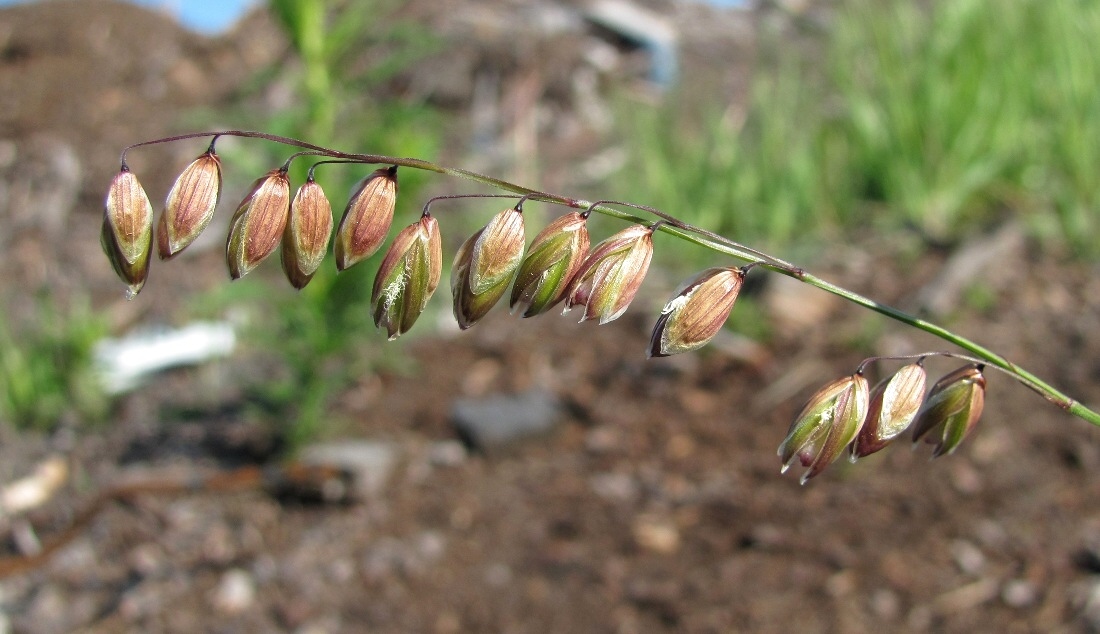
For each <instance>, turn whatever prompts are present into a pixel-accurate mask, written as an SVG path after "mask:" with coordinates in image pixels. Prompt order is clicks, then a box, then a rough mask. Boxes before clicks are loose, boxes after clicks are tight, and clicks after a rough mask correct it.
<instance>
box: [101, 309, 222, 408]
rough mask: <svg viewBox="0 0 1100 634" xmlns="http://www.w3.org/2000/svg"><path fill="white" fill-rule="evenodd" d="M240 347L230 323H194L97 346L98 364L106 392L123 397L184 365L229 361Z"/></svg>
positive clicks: (131, 336)
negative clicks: (144, 382)
mask: <svg viewBox="0 0 1100 634" xmlns="http://www.w3.org/2000/svg"><path fill="white" fill-rule="evenodd" d="M236 344H237V335H236V333H235V332H234V331H233V326H232V325H230V324H229V323H227V322H195V323H193V324H190V325H188V326H184V327H183V328H178V329H170V330H158V331H155V332H148V331H147V332H140V333H136V334H133V335H129V336H127V337H124V338H122V339H104V340H103V341H100V342H99V343H97V344H96V347H95V360H96V365H97V367H98V369H99V375H100V377H101V379H102V381H103V389H104V390H106V392H107V393H108V394H121V393H123V392H126V391H128V390H132V389H134V388H135V387H137V386H138V385H139V384H140V383H141V381H142V380H143V379H144V378H146V377H147V376H149V375H151V374H154V373H156V372H160V371H161V370H166V369H168V368H175V367H179V366H185V365H198V364H200V363H203V362H204V361H208V360H210V359H215V358H218V357H227V356H229V354H230V353H231V352H233V348H234V347H235V346H236Z"/></svg>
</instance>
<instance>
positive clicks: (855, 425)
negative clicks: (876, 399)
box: [778, 374, 868, 484]
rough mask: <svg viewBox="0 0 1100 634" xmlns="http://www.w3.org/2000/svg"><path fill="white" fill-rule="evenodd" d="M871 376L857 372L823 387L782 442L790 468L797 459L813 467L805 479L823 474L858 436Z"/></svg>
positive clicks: (782, 452) (785, 463)
mask: <svg viewBox="0 0 1100 634" xmlns="http://www.w3.org/2000/svg"><path fill="white" fill-rule="evenodd" d="M867 407H868V389H867V379H865V378H863V375H861V374H853V375H851V376H846V377H844V378H842V379H838V380H836V381H833V382H832V383H830V384H828V385H826V386H825V387H823V388H821V389H820V390H818V391H817V393H816V394H814V395H813V396H812V397H811V398H810V400H809V402H808V403H806V406H805V407H803V408H802V412H801V413H800V414H799V415H798V417H797V418H795V420H794V423H792V424H791V428H790V430H789V431H788V432H787V437H786V438H784V439H783V442H782V443H780V445H779V452H778V454H779V459H780V461H782V463H783V468H782V470H783V471H786V470H787V469H789V468H790V466H791V465H792V464H794V462H795V460H796V459H797V460H798V461H799V462H800V463H801V464H802V466H803V467H809V468H808V469H807V470H806V473H804V474H803V475H802V479H801V482H802V484H805V483H806V481H807V480H809V479H810V478H812V477H814V476H815V475H817V474H819V473H821V472H822V471H823V470H824V469H825V467H827V466H829V464H830V463H832V462H833V461H834V460H836V458H837V456H839V455H840V454H841V452H843V451H844V448H845V447H847V446H848V444H849V443H851V442H852V440H853V439H855V437H856V435H857V434H858V433H859V429H860V426H861V425H863V421H864V420H865V419H866V418H867Z"/></svg>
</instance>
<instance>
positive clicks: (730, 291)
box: [648, 267, 745, 357]
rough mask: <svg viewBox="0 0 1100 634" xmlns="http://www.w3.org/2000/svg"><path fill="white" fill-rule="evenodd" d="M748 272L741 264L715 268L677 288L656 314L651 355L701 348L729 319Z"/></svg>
mask: <svg viewBox="0 0 1100 634" xmlns="http://www.w3.org/2000/svg"><path fill="white" fill-rule="evenodd" d="M744 281H745V273H744V272H743V271H742V270H741V269H738V268H729V267H725V268H712V269H707V270H705V271H703V272H702V273H700V274H699V275H698V276H696V277H694V278H692V279H691V280H689V281H688V282H687V283H685V284H684V285H683V286H681V287H680V290H678V291H677V292H676V296H675V297H673V298H672V299H671V300H670V301H669V302H668V303H667V304H665V307H664V309H663V310H662V311H661V316H660V317H658V318H657V324H656V325H655V326H654V327H653V335H652V336H651V337H650V340H649V350H648V353H649V356H651V357H667V356H669V355H672V354H677V353H679V352H688V351H691V350H698V349H699V348H702V347H703V346H705V345H706V344H707V342H709V341H710V340H711V339H713V338H714V336H715V335H717V334H718V331H719V330H721V329H722V325H723V324H725V323H726V319H727V318H728V317H729V314H730V311H731V310H733V303H734V301H736V300H737V294H738V293H739V292H740V291H741V284H742V283H743V282H744Z"/></svg>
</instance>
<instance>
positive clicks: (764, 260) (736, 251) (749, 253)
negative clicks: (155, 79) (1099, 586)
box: [122, 130, 1100, 426]
mask: <svg viewBox="0 0 1100 634" xmlns="http://www.w3.org/2000/svg"><path fill="white" fill-rule="evenodd" d="M206 136H212V137H217V136H238V137H248V138H259V139H265V140H268V141H273V142H275V143H282V144H284V145H291V146H294V147H300V148H304V149H307V150H313V151H315V152H316V153H318V154H322V155H325V156H328V157H331V158H337V159H345V160H349V161H352V162H359V163H364V164H381V165H397V166H401V167H408V168H412V169H418V170H425V171H429V172H435V173H437V174H445V175H448V176H456V177H458V178H463V179H466V180H470V181H474V182H477V183H481V184H483V185H488V186H490V187H494V188H497V189H501V190H504V191H508V192H513V193H516V194H520V195H523V196H527V197H528V198H530V199H533V200H539V201H543V202H548V203H554V204H558V205H565V206H568V207H572V208H584V209H590V210H591V211H596V212H598V213H601V214H603V215H605V216H610V217H613V218H618V219H620V220H626V221H628V222H636V223H642V224H648V222H647V221H646V219H644V218H640V217H638V216H636V215H634V214H631V213H628V212H624V211H621V210H618V209H615V208H613V207H610V206H608V205H609V204H624V205H627V206H631V207H634V208H636V209H640V210H643V211H646V212H648V213H652V214H654V215H656V216H658V217H659V218H661V219H662V220H663V221H665V222H664V223H663V224H661V225H660V226H659V230H660V231H662V232H664V233H668V234H671V235H673V236H675V237H677V238H679V239H681V240H685V241H687V242H690V243H692V244H696V245H698V246H701V247H703V248H706V249H710V250H712V251H715V252H717V253H723V254H726V255H729V256H731V257H734V258H738V259H741V260H746V261H748V262H753V263H756V264H758V265H759V266H761V267H763V268H766V269H769V270H771V271H774V272H776V273H780V274H782V275H786V276H788V277H791V278H794V279H796V280H798V281H800V282H803V283H805V284H809V285H810V286H814V287H816V288H819V289H821V290H823V291H826V292H828V293H832V294H833V295H837V296H840V297H842V298H844V299H846V300H848V301H850V302H852V303H853V304H857V305H859V306H862V307H864V308H867V309H870V310H873V311H875V312H877V313H880V314H882V315H885V316H887V317H889V318H891V319H894V320H896V321H899V322H901V323H903V324H907V325H909V326H912V327H914V328H917V329H918V330H923V331H924V332H927V333H929V334H931V335H934V336H936V337H939V338H940V339H943V340H944V341H947V342H949V343H952V344H954V345H956V346H958V347H960V348H962V349H963V350H966V351H968V352H970V353H971V354H973V355H975V356H976V357H978V358H980V359H982V360H984V361H986V362H987V363H989V364H991V365H994V366H996V367H998V368H1000V369H1001V370H1003V371H1004V372H1005V373H1006V374H1008V375H1009V376H1011V377H1012V378H1014V379H1015V380H1016V381H1018V382H1020V383H1022V384H1023V385H1025V386H1026V387H1028V388H1030V389H1032V390H1034V391H1035V392H1037V393H1038V394H1040V395H1041V396H1042V397H1043V398H1045V399H1047V400H1048V401H1050V402H1051V403H1053V404H1055V405H1057V406H1058V407H1061V408H1062V409H1064V410H1066V411H1067V412H1069V413H1070V414H1073V415H1074V416H1077V417H1078V418H1081V419H1083V420H1085V421H1088V422H1090V423H1092V424H1093V425H1096V426H1100V413H1097V412H1096V411H1094V410H1092V409H1090V408H1088V407H1086V406H1084V405H1082V404H1081V403H1080V402H1078V401H1077V400H1075V399H1073V398H1070V397H1069V396H1067V395H1065V394H1063V393H1062V392H1060V391H1058V390H1057V389H1056V388H1054V387H1053V386H1051V385H1050V384H1048V383H1046V382H1045V381H1043V380H1042V379H1040V378H1039V377H1037V376H1035V375H1034V374H1032V373H1030V372H1028V371H1027V370H1025V369H1023V368H1021V367H1020V366H1018V365H1016V364H1015V363H1012V362H1011V361H1009V360H1007V359H1005V358H1004V357H1002V356H1001V355H999V354H997V353H995V352H993V351H992V350H989V349H988V348H985V347H984V346H982V345H980V344H978V343H975V342H973V341H971V340H969V339H967V338H965V337H962V336H960V335H957V334H955V333H953V332H951V331H950V330H947V329H946V328H943V327H942V326H938V325H936V324H934V323H932V322H929V321H925V320H923V319H921V318H919V317H915V316H913V315H910V314H908V313H906V312H903V311H901V310H898V309H896V308H894V307H892V306H888V305H886V304H880V303H879V302H876V301H875V300H873V299H870V298H867V297H864V296H862V295H860V294H858V293H854V292H852V291H849V290H847V289H845V288H842V287H840V286H837V285H835V284H832V283H830V282H827V281H825V280H823V279H821V278H819V277H817V276H815V275H811V274H809V273H807V272H806V271H804V270H803V269H801V268H799V267H797V266H795V265H793V264H790V263H789V262H785V261H783V260H781V259H779V258H776V257H773V256H771V255H768V254H766V253H763V252H761V251H757V250H756V249H753V248H751V247H748V246H745V245H743V244H740V243H737V242H734V241H733V240H730V239H728V238H726V237H724V236H721V235H718V234H715V233H712V232H710V231H707V230H705V229H703V228H700V227H695V226H692V225H690V224H688V223H686V222H683V221H681V220H679V219H677V218H675V217H673V216H671V215H669V214H667V213H665V212H662V211H660V210H658V209H654V208H652V207H646V206H644V205H634V204H633V203H606V204H605V203H603V202H602V201H597V202H596V203H593V202H589V201H587V200H581V199H576V198H569V197H566V196H560V195H558V194H552V193H547V192H541V191H538V190H535V189H531V188H528V187H524V186H522V185H517V184H515V183H510V182H508V181H505V180H501V179H499V178H493V177H492V176H486V175H484V174H479V173H477V172H471V171H469V170H464V169H460V168H454V167H446V166H443V165H437V164H435V163H432V162H430V161H425V160H422V159H417V158H398V157H393V156H385V155H381V154H355V153H348V152H340V151H338V150H333V149H330V148H326V147H322V146H319V145H315V144H313V143H309V142H307V141H301V140H298V139H291V138H288V137H282V136H278V135H272V134H267V133H264V132H253V131H242V130H230V131H225V132H197V133H193V134H184V135H177V136H173V137H167V138H164V139H157V140H154V141H145V142H143V143H137V144H134V145H131V146H129V147H127V148H126V149H124V150H123V151H122V163H123V168H125V166H126V152H127V151H128V150H129V149H131V148H136V147H141V146H145V145H153V144H155V143H168V142H171V141H178V140H181V139H189V138H197V137H206Z"/></svg>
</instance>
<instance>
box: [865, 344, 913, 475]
mask: <svg viewBox="0 0 1100 634" xmlns="http://www.w3.org/2000/svg"><path fill="white" fill-rule="evenodd" d="M926 377H927V373H926V372H925V371H924V366H922V365H921V364H920V363H919V362H918V363H910V364H909V365H907V366H905V367H903V368H901V369H900V370H898V371H897V372H895V373H894V375H893V376H891V377H889V378H886V379H883V380H882V381H879V383H878V385H876V386H875V387H874V389H872V390H871V403H870V407H869V408H868V410H867V420H866V421H865V422H864V423H863V428H862V429H861V430H860V432H859V436H858V437H857V438H856V440H855V442H853V443H852V447H851V450H852V453H851V459H852V461H855V460H856V459H857V458H862V457H863V456H869V455H871V454H873V453H875V452H876V451H879V450H881V449H882V448H883V447H885V446H886V445H888V444H890V442H891V441H892V440H893V439H894V438H897V437H898V436H900V435H901V433H902V432H903V431H905V430H906V429H907V428H908V427H909V425H910V424H911V423H912V422H913V419H914V418H916V416H917V411H918V410H919V409H920V406H921V402H922V401H924V385H925V381H926Z"/></svg>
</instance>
